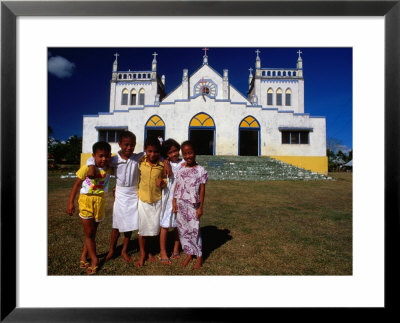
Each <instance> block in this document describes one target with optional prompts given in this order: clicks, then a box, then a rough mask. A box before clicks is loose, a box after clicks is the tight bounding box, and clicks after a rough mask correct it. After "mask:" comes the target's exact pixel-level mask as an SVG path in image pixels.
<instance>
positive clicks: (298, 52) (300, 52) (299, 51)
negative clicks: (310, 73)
mask: <svg viewBox="0 0 400 323" xmlns="http://www.w3.org/2000/svg"><path fill="white" fill-rule="evenodd" d="M297 54H299V58H300V54H303V52H302V51H301V50H300V49H299V50H298V51H297Z"/></svg>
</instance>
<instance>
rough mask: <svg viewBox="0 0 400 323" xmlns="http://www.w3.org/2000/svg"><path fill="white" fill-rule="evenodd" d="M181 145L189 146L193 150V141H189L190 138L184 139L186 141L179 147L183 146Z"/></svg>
mask: <svg viewBox="0 0 400 323" xmlns="http://www.w3.org/2000/svg"><path fill="white" fill-rule="evenodd" d="M183 146H190V147H192V148H193V150H194V145H193V142H191V141H190V140H186V141H184V142H182V144H181V148H183Z"/></svg>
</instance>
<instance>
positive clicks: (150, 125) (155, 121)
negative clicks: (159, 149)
mask: <svg viewBox="0 0 400 323" xmlns="http://www.w3.org/2000/svg"><path fill="white" fill-rule="evenodd" d="M148 130H158V131H162V132H163V136H162V137H163V140H164V139H165V122H164V120H163V119H162V118H161V117H160V116H159V115H158V114H153V115H152V116H151V117H150V118H148V119H147V121H146V123H145V126H144V141H146V138H147V132H148Z"/></svg>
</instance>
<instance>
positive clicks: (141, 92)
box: [139, 89, 144, 105]
mask: <svg viewBox="0 0 400 323" xmlns="http://www.w3.org/2000/svg"><path fill="white" fill-rule="evenodd" d="M139 105H144V89H140V91H139Z"/></svg>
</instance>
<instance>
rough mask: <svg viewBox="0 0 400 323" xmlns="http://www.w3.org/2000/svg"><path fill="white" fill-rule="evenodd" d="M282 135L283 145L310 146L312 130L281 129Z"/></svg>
mask: <svg viewBox="0 0 400 323" xmlns="http://www.w3.org/2000/svg"><path fill="white" fill-rule="evenodd" d="M279 130H280V132H281V135H282V141H281V142H282V144H283V145H309V144H310V132H312V131H313V129H311V128H306V129H302V128H301V129H286V128H280V129H279Z"/></svg>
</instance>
